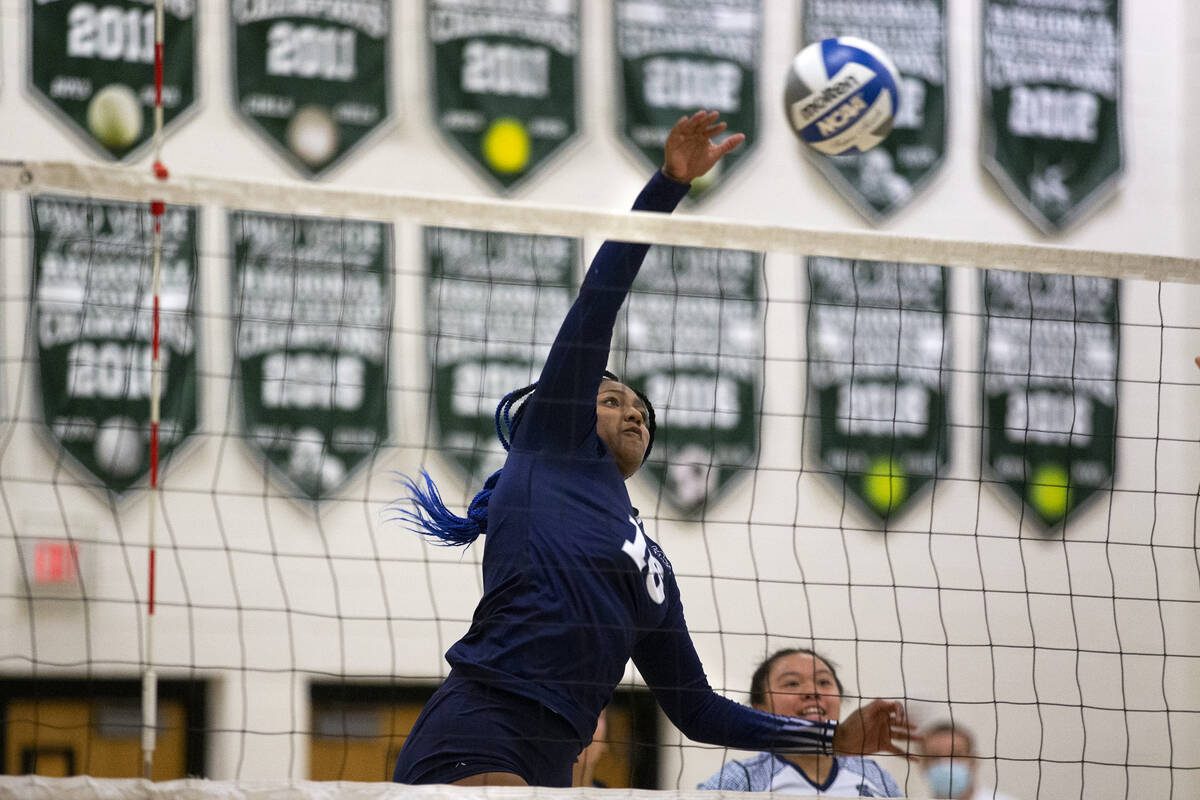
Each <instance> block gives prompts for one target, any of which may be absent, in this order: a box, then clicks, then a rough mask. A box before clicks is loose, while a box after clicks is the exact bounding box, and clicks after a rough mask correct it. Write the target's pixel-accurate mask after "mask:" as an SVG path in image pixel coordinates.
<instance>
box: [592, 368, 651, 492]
mask: <svg viewBox="0 0 1200 800" xmlns="http://www.w3.org/2000/svg"><path fill="white" fill-rule="evenodd" d="M596 433H597V434H599V435H600V439H601V440H602V441H603V442H604V444H605V445H606V446H607V447H608V451H609V452H610V453H612V456H613V459H614V460H615V461H616V462H617V468H618V469H620V470H621V474H622V475H624V476H625V477H626V478H628V477H629V476H630V475H632V474H633V473H635V472H637V471H638V467H640V466H641V465H642V459H644V458H645V457H646V448H647V447H649V446H650V429H649V428H647V427H646V407H645V406H644V405H642V401H641V400H639V399H638V396H637V393H636V392H634V391H633V389H630V388H629V387H628V386H626V385H625V384H623V383H617V382H616V381H609V380H606V381H601V383H600V391H599V393H597V395H596Z"/></svg>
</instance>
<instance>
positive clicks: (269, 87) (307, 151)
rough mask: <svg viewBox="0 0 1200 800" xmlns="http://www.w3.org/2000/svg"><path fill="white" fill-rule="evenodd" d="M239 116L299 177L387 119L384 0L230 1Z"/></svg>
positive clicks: (318, 169)
mask: <svg viewBox="0 0 1200 800" xmlns="http://www.w3.org/2000/svg"><path fill="white" fill-rule="evenodd" d="M230 18H231V20H232V25H231V27H232V29H233V43H232V47H233V59H232V61H233V70H232V76H233V96H234V104H235V106H236V108H237V112H238V114H239V115H240V116H241V117H242V118H243V119H245V120H246V121H247V122H249V123H250V127H251V128H252V129H253V130H254V131H256V132H257V133H258V134H259V135H262V136H265V137H266V138H267V140H268V141H269V142H270V144H271V145H272V146H273V147H274V148H275V149H276V150H277V151H278V152H280V153H281V154H282V155H283V156H284V158H285V159H286V160H287V162H288V163H289V164H291V165H292V166H293V167H295V168H296V169H297V170H298V171H299V172H300V173H301V174H302V175H304V176H305V177H309V178H312V177H316V176H318V175H321V174H322V173H323V172H325V171H326V170H328V169H330V168H331V167H333V166H334V165H336V164H337V163H339V162H340V161H341V160H342V159H343V158H344V157H345V156H346V155H347V153H349V152H350V151H351V150H352V149H353V148H354V147H356V146H357V145H359V144H360V143H362V141H363V140H364V139H365V138H366V137H367V136H368V135H369V134H370V133H372V132H373V131H375V130H376V129H378V128H379V127H380V126H382V125H383V124H384V123H386V122H387V120H388V118H389V111H388V97H389V95H390V94H391V88H390V87H391V77H390V76H391V70H390V69H389V61H390V59H389V51H390V49H391V21H392V4H391V2H390V0H340V1H339V2H336V3H332V2H319V3H275V2H270V0H232V3H231V4H230Z"/></svg>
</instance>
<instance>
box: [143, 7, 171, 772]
mask: <svg viewBox="0 0 1200 800" xmlns="http://www.w3.org/2000/svg"><path fill="white" fill-rule="evenodd" d="M164 22H165V16H164V13H163V0H155V3H154V176H155V177H156V178H158V179H159V180H162V181H165V180H166V179H167V174H168V173H167V168H166V167H165V166H163V162H162V138H163V136H162V128H163V108H162V83H163V26H164ZM165 210H166V207H165V204H164V203H163V201H161V200H151V201H150V218H151V220H152V221H153V223H154V243H153V246H152V248H151V253H152V269H151V291H152V293H153V297H154V308H153V312H152V313H153V318H152V323H151V325H152V330H153V332H152V334H151V343H150V353H151V354H150V509H149V517H150V523H149V532H148V536H147V550H148V553H149V567H148V569H149V575H148V580H147V590H146V662H145V664H146V666H145V671H144V672H143V673H142V767H143V772H144V774H145V776H146V779H147V780H151V779H153V771H154V747H155V742H156V738H157V735H158V676H157V675H156V674H155V672H154V599H155V598H154V595H155V591H156V589H157V585H156V581H157V574H156V572H155V556H156V552H155V541H154V540H155V528H156V526H157V524H158V491H159V487H158V422H159V411H160V409H159V394H160V393H161V391H162V361H161V359H160V357H159V312H160V309H161V305H160V303H159V291H160V289H161V286H162V219H163V213H164V211H165Z"/></svg>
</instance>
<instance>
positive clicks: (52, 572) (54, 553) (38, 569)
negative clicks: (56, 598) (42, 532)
mask: <svg viewBox="0 0 1200 800" xmlns="http://www.w3.org/2000/svg"><path fill="white" fill-rule="evenodd" d="M32 577H33V583H34V584H35V585H37V586H62V585H64V584H74V583H75V582H76V581H78V580H79V549H78V548H77V547H76V546H75V543H74V542H69V541H67V540H66V539H40V540H38V541H37V542H34V545H33V576H32Z"/></svg>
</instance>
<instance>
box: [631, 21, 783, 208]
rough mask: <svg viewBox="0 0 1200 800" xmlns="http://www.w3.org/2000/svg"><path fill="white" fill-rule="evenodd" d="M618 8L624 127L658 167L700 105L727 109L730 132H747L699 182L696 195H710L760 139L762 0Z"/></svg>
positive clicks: (724, 114) (635, 145) (724, 116)
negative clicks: (677, 130) (682, 121)
mask: <svg viewBox="0 0 1200 800" xmlns="http://www.w3.org/2000/svg"><path fill="white" fill-rule="evenodd" d="M613 10H614V15H615V22H614V27H615V36H614V45H615V47H616V57H617V59H618V63H619V69H620V75H621V92H622V96H621V119H620V123H619V125H620V127H619V130H620V134H621V137H622V138H623V139H624V140H625V142H626V143H627V144H628V145H629V146H630V147H631V148H632V149H633V150H634V152H636V153H638V154H639V156H640V157H641V158H643V159H644V160H645V162H646V163H647V164H648V165H649V166H650V167H652V168H657V167H659V166H661V165H662V163H663V157H664V155H665V153H666V142H667V134H668V133H670V132H671V127H672V126H673V125H674V124H675V123H676V121H678V120H679V118H680V117H683V116H690V115H692V114H694V113H695V112H696V110H697V109H700V108H704V109H708V110H712V111H720V112H721V120H722V121H723V122H726V123H728V124H729V132H731V133H732V132H739V133H744V134H746V143H745V144H744V145H742V146H741V147H739V148H738V149H737V150H734V151H733V152H732V153H730V154H729V155H727V156H725V158H723V159H722V160H721V161H720V162H719V163H718V164H717V165H716V166H715V167H713V168H712V169H711V170H709V172H708V174H707V175H704V176H702V177H700V178H697V179H696V180H695V181H693V183H692V191H691V196H692V197H699V196H702V195H704V194H705V193H707V192H708V191H709V190H710V189H711V188H712V187H713V186H714V185H716V184H717V183H719V182H720V180H721V178H722V176H723V175H724V174H725V173H726V172H728V171H730V170H732V169H735V168H737V166H738V164H740V163H741V162H742V160H743V159H744V158H745V157H746V155H747V154H749V153H750V151H751V150H752V149H753V148H754V143H755V142H757V141H758V135H757V134H758V74H759V62H760V60H761V54H762V19H763V13H762V0H690V2H686V3H683V2H679V0H616V2H615V3H614V5H613Z"/></svg>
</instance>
